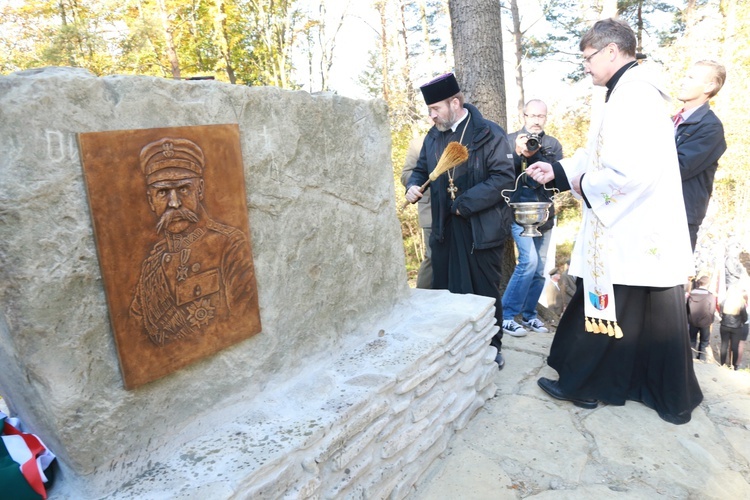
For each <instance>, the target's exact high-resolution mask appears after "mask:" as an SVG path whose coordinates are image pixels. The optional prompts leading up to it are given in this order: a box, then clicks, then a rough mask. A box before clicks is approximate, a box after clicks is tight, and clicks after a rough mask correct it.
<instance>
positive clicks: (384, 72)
mask: <svg viewBox="0 0 750 500" xmlns="http://www.w3.org/2000/svg"><path fill="white" fill-rule="evenodd" d="M387 3H388V1H387V0H382V1H380V2H377V3H376V5H375V6H376V8H377V9H378V13H379V14H380V63H381V65H382V66H381V68H380V72H381V76H382V78H383V100H385V102H390V97H391V90H390V85H389V84H388V66H389V65H390V61H389V54H388V13H387V8H386V7H387Z"/></svg>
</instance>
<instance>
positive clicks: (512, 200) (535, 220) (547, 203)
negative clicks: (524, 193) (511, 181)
mask: <svg viewBox="0 0 750 500" xmlns="http://www.w3.org/2000/svg"><path fill="white" fill-rule="evenodd" d="M524 175H526V172H521V175H519V176H518V177H516V185H515V187H514V188H513V189H512V190H510V189H503V190H502V191H501V192H500V194H501V195H502V196H503V198H505V202H506V203H507V204H508V206H509V207H510V208H511V209H512V210H513V218H514V219H515V221H516V223H517V224H518V225H519V226H522V227H523V232H521V236H532V237H533V236H541V235H542V233H540V232H539V229H537V228H538V227H539V226H541V225H542V224H544V223H545V222H547V219H548V218H549V209H550V207H551V206H552V200H553V199H554V197H555V195H556V194H557V193H558V192H559V191H558V190H557V189H547V188H546V187H545V186H544V185H542V184H538V183H537V184H538V186H539V187H537V188H535V189H532V188H528V187H527V189H529V190H531V191H536V192H537V193H535V198H536V201H516V199H518V198H519V196H516V195H518V194H520V191H518V181H519V180H520V179H521V177H523V176H524ZM534 182H535V183H536V181H534ZM506 191H508V192H510V195H509V196H506V195H505V192H506ZM545 191H550V192H552V195H548V194H547V193H545Z"/></svg>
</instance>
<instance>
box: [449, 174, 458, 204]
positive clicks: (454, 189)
mask: <svg viewBox="0 0 750 500" xmlns="http://www.w3.org/2000/svg"><path fill="white" fill-rule="evenodd" d="M448 184H449V186H448V192H449V193H450V194H451V200H455V199H456V193H457V192H458V188H457V187H456V186H454V185H453V179H449V180H448Z"/></svg>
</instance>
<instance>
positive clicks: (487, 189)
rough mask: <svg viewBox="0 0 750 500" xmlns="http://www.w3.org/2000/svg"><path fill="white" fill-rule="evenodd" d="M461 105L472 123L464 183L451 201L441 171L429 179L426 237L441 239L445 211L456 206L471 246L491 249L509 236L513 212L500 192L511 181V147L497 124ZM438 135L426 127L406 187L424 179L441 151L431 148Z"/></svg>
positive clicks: (477, 111)
mask: <svg viewBox="0 0 750 500" xmlns="http://www.w3.org/2000/svg"><path fill="white" fill-rule="evenodd" d="M464 107H465V108H466V110H467V111H468V112H469V113H470V114H471V121H472V123H473V124H474V125H473V130H474V135H473V137H471V139H470V140H469V144H468V145H467V148H468V149H469V159H468V160H467V161H468V163H469V184H470V187H469V189H468V190H466V191H465V192H463V193H461V194H460V195H458V197H457V198H456V199H455V200H454V201H451V199H450V197H449V196H448V192H447V191H446V189H445V186H447V184H446V181H445V179H443V178H444V177H445V175H443V176H441V177H439V178H438V179H437V180H436V181H435V182H433V183H431V184H430V191H431V194H432V199H431V205H432V235H431V238H434V239H436V241H443V240H444V230H445V222H446V220H447V219H448V217H449V216H450V214H455V213H456V211H458V212H459V213H460V214H461V217H463V218H465V219H469V221H470V222H471V233H472V239H473V242H472V243H473V247H474V248H476V249H478V250H482V249H487V248H494V247H497V246H500V245H501V244H503V243H504V242H505V240H506V239H508V237H509V236H510V226H511V222H512V220H513V215H512V213H511V210H510V207H509V206H508V205H507V204H506V203H505V200H504V199H503V197H502V195H501V194H500V192H501V191H502V190H503V189H513V186H514V183H515V177H514V175H513V151H512V150H511V147H510V143H509V142H508V138H507V135H506V134H505V131H504V130H503V129H502V128H501V127H500V125H498V124H497V123H494V122H492V121H490V120H485V119H484V117H483V116H482V114H481V113H480V112H479V110H478V109H477V108H476V107H474V106H473V105H471V104H464ZM439 134H440V132H439V131H438V130H437V128H435V127H434V126H433V127H432V128H431V129H430V130H429V132H427V136H426V137H425V140H424V144H423V145H422V151H421V152H420V154H419V160H418V161H417V166H416V167H415V168H414V171H413V172H412V175H411V177H410V178H409V182H408V183H407V186H406V190H407V191H408V190H409V188H410V187H411V186H414V185H417V186H421V185H422V184H424V183H425V181H427V179H428V178H429V175H430V172H432V171H433V170H434V169H435V167H436V166H437V159H438V158H439V157H440V155H441V154H442V151H437V149H438V147H439V142H438V140H437V139H438V137H439Z"/></svg>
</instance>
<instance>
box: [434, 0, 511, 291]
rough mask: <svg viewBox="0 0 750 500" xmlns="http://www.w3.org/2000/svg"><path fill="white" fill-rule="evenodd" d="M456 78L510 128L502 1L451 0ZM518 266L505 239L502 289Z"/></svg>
mask: <svg viewBox="0 0 750 500" xmlns="http://www.w3.org/2000/svg"><path fill="white" fill-rule="evenodd" d="M448 9H449V12H450V18H451V35H452V38H453V58H454V60H455V67H456V79H457V80H458V83H459V85H460V87H461V89H462V90H463V92H464V95H465V96H466V100H467V101H468V102H471V103H472V104H474V105H475V106H476V107H477V108H478V109H479V111H480V112H481V113H482V115H484V117H485V118H487V119H489V120H492V121H494V122H496V123H498V124H499V125H500V126H501V127H503V128H506V124H507V113H506V107H505V74H504V72H503V34H502V27H501V24H500V3H499V2H497V1H496V0H449V1H448ZM515 267H516V248H515V244H514V243H513V238H508V239H507V240H506V242H505V249H504V253H503V261H502V263H501V282H500V289H501V290H504V289H505V287H506V286H507V285H508V280H509V279H510V276H511V275H512V274H513V270H514V269H515Z"/></svg>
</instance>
